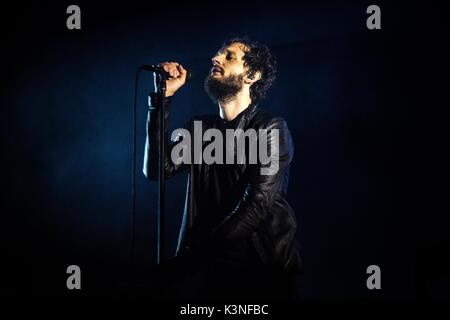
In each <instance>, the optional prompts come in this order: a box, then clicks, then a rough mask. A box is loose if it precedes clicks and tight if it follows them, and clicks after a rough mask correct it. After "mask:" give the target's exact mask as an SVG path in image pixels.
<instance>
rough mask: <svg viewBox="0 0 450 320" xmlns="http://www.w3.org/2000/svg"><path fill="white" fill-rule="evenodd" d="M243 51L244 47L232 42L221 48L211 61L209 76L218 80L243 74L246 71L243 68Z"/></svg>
mask: <svg viewBox="0 0 450 320" xmlns="http://www.w3.org/2000/svg"><path fill="white" fill-rule="evenodd" d="M244 50H245V45H244V44H242V43H240V42H234V43H232V44H230V45H229V46H227V47H223V48H221V49H220V50H219V51H218V52H217V54H216V55H215V56H214V57H213V58H212V59H211V60H212V64H213V67H212V68H211V73H210V74H211V76H212V77H214V78H218V79H220V78H226V77H229V76H231V75H236V76H240V75H242V74H244V72H246V69H247V68H246V67H244V60H243V57H244V55H245V52H244Z"/></svg>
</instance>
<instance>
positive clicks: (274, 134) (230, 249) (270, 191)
mask: <svg viewBox="0 0 450 320" xmlns="http://www.w3.org/2000/svg"><path fill="white" fill-rule="evenodd" d="M160 66H161V67H162V68H164V70H165V71H166V72H167V73H168V75H169V79H168V80H167V81H166V86H167V90H166V96H165V100H166V106H167V107H166V113H165V121H168V118H169V114H170V112H172V110H171V109H172V108H171V105H170V104H171V99H172V96H173V95H174V94H175V93H176V92H177V90H178V89H179V88H180V87H182V86H183V85H184V83H185V82H186V75H187V72H186V70H185V69H184V68H183V66H182V65H181V64H179V63H177V62H164V63H161V64H160ZM274 79H275V63H274V60H273V58H272V55H271V53H270V51H269V49H268V48H267V47H266V46H262V45H259V44H258V43H256V42H251V41H249V40H247V39H232V40H230V41H228V42H226V43H224V45H223V46H222V48H221V49H220V50H219V51H218V52H217V54H216V55H215V56H214V57H213V58H212V69H211V72H210V74H209V75H208V76H207V78H206V80H205V89H206V92H207V93H208V94H209V96H210V97H211V98H212V100H213V101H214V102H215V103H217V105H218V111H219V114H218V115H207V116H200V117H194V118H193V119H191V120H190V121H189V122H188V123H187V125H186V126H185V131H184V132H185V133H186V132H187V133H190V134H193V135H195V134H196V133H197V134H198V132H197V131H198V130H197V129H198V126H196V125H195V123H196V122H197V124H198V123H200V124H201V127H202V130H206V129H215V130H216V132H221V133H223V136H224V137H225V136H226V132H227V130H234V131H233V132H241V133H242V132H249V130H254V132H258V133H260V132H263V133H266V136H264V137H262V136H257V137H256V140H257V141H250V140H252V139H251V138H249V139H248V144H247V145H245V148H244V149H245V150H244V151H245V152H244V161H240V162H239V161H236V162H237V163H236V162H235V163H231V164H230V163H228V162H225V161H220V160H219V161H217V162H215V163H206V162H205V161H197V162H195V161H194V160H193V159H192V158H191V157H189V156H190V155H191V154H192V148H189V150H186V149H179V148H178V147H179V146H180V145H179V144H180V143H183V140H184V142H186V141H190V140H186V137H185V136H186V134H185V135H184V136H183V135H179V136H178V137H177V138H176V139H175V141H174V142H170V143H168V145H167V147H166V148H165V149H166V151H167V154H166V162H165V175H166V177H167V178H170V177H172V176H174V175H175V174H177V173H179V172H181V171H183V170H188V171H189V177H188V186H187V196H186V203H185V211H184V216H183V222H182V226H181V230H180V235H179V241H178V248H177V253H176V258H175V259H173V260H172V261H171V262H170V263H168V264H167V266H168V267H167V268H168V269H170V270H172V271H173V270H175V271H174V274H172V275H171V277H173V279H172V283H164V284H163V286H164V287H165V289H166V294H167V295H168V297H169V298H174V299H186V300H190V301H192V300H193V299H201V300H205V299H209V300H222V299H225V300H233V299H237V300H257V299H262V300H273V299H295V298H296V284H295V279H296V274H297V273H298V272H299V270H300V259H299V255H298V251H297V248H296V241H295V238H294V233H295V231H296V218H295V214H294V212H293V210H292V209H291V207H290V206H289V204H288V203H287V202H286V199H285V196H286V191H287V184H288V176H289V166H290V163H291V161H292V157H293V144H292V140H291V135H290V133H289V130H288V128H287V125H286V123H285V121H284V120H283V119H282V118H279V117H273V116H272V115H270V114H269V113H267V112H266V111H263V110H262V109H261V108H260V107H259V105H258V103H259V102H260V100H261V99H262V98H263V97H264V96H265V94H266V92H267V90H268V89H269V87H270V86H271V84H272V83H273V81H274ZM160 103H161V102H160V101H158V96H157V95H155V94H152V95H151V99H150V110H149V115H148V120H147V139H146V148H145V158H144V168H143V171H144V174H145V175H146V177H147V178H149V179H151V180H157V179H158V151H159V150H158V134H157V132H158V118H159V112H160V109H159V106H160ZM167 127H168V125H166V128H167ZM239 130H241V131H239ZM237 136H239V134H238V135H237ZM237 136H235V137H234V138H236V137H237ZM241 136H242V135H241ZM247 137H253V139H254V140H255V136H254V135H253V136H252V135H248V136H247ZM211 140H212V139H211ZM224 140H225V139H224ZM232 142H233V140H232V141H231V143H230V141H226V142H225V147H224V149H225V150H224V152H225V153H226V154H227V156H230V155H232V156H234V155H236V153H237V154H239V152H240V151H242V150H237V149H239V148H240V147H239V145H238V147H237V148H236V144H233V143H232ZM261 142H263V145H262V146H263V147H267V149H268V150H270V155H269V161H265V162H263V161H260V159H258V161H256V163H255V162H251V161H250V159H251V158H252V156H254V154H251V153H252V152H253V153H255V149H252V148H251V147H250V145H251V144H252V143H253V144H259V147H261ZM211 143H212V142H210V141H203V142H202V150H203V151H204V150H206V148H208V145H209V144H211ZM177 146H178V147H177ZM241 149H242V145H241ZM175 150H178V151H177V152H173V151H175ZM179 150H182V152H181V157H182V158H183V159H184V160H186V159H187V160H191V161H190V162H189V161H184V162H183V161H179V160H180V158H177V157H176V156H175V158H174V154H175V155H177V154H178V155H180V153H179ZM216 151H217V152H218V151H221V150H216ZM189 152H190V153H191V154H188V153H189ZM219 153H220V152H219ZM241 154H242V153H241ZM186 156H188V157H187V158H185V157H186ZM195 157H196V155H194V158H195ZM237 158H239V156H238V157H237ZM241 160H242V157H241ZM266 160H267V159H266ZM274 164H276V165H274ZM270 168H271V169H273V170H267V171H264V169H270ZM169 197H170V196H169ZM169 266H170V267H169ZM181 274H182V276H181ZM169 280H170V279H165V281H169Z"/></svg>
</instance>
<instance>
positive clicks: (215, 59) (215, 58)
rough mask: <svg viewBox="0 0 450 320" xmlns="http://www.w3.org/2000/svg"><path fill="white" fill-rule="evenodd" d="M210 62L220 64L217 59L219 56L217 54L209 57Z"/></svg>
mask: <svg viewBox="0 0 450 320" xmlns="http://www.w3.org/2000/svg"><path fill="white" fill-rule="evenodd" d="M211 62H212V64H218V65H220V60H219V57H218V56H214V57H212V58H211Z"/></svg>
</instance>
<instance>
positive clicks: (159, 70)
mask: <svg viewBox="0 0 450 320" xmlns="http://www.w3.org/2000/svg"><path fill="white" fill-rule="evenodd" d="M140 68H141V69H142V70H145V71H151V72H154V73H157V74H160V75H163V76H166V77H167V78H171V77H170V76H169V73H168V72H166V71H165V70H164V68H162V67H160V66H158V65H154V64H150V65H143V66H140ZM186 71H187V74H186V81H189V80H191V79H192V72H191V71H190V70H188V69H186Z"/></svg>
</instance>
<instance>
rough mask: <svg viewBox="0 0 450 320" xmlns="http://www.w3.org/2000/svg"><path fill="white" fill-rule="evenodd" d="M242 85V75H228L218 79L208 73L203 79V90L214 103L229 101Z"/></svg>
mask: <svg viewBox="0 0 450 320" xmlns="http://www.w3.org/2000/svg"><path fill="white" fill-rule="evenodd" d="M243 85H244V75H229V76H227V77H224V78H219V79H217V78H214V77H213V76H212V75H208V76H207V77H206V79H205V91H206V93H207V94H208V95H209V97H210V98H211V99H212V100H213V101H214V102H215V103H217V102H221V103H226V102H229V101H231V100H232V99H233V98H234V97H235V96H236V94H237V93H238V92H239V91H241V89H242V87H243Z"/></svg>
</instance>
